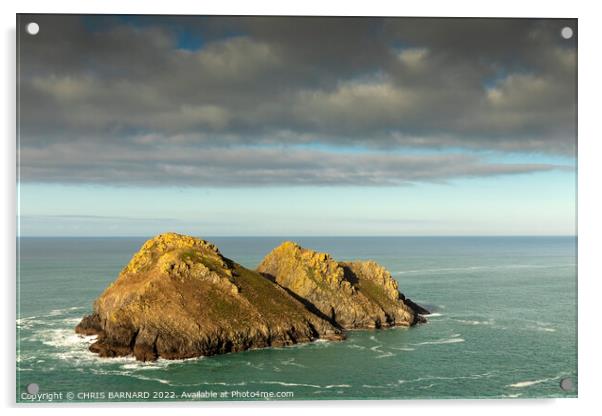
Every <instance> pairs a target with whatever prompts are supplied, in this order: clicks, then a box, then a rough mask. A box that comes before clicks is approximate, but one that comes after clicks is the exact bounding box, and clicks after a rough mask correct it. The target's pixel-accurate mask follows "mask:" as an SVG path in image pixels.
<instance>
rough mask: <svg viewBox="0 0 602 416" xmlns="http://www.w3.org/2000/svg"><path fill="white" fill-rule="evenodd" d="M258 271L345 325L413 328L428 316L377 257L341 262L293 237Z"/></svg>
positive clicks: (351, 326)
mask: <svg viewBox="0 0 602 416" xmlns="http://www.w3.org/2000/svg"><path fill="white" fill-rule="evenodd" d="M257 271H258V272H260V273H262V274H263V275H265V276H266V277H268V278H270V279H273V280H274V281H275V282H276V283H278V284H279V285H281V286H282V287H284V288H285V289H287V290H289V291H290V292H291V293H293V294H295V295H296V296H297V297H298V298H299V299H304V300H305V302H306V303H307V304H308V305H309V307H310V308H315V309H317V310H319V311H320V313H322V314H323V315H324V316H326V317H328V318H329V319H330V320H331V322H332V323H333V324H335V325H337V326H340V327H342V328H345V329H359V328H381V327H391V326H397V325H402V326H410V325H413V324H415V323H417V322H423V321H425V319H424V318H423V317H422V316H420V315H421V314H428V311H427V310H426V309H424V308H422V307H420V306H419V305H416V304H415V303H414V302H412V301H411V300H409V299H406V298H405V296H404V295H403V294H401V293H400V292H399V289H398V286H397V282H396V281H395V279H393V278H392V277H391V274H390V273H389V272H388V271H387V270H386V269H385V268H383V267H382V266H380V265H378V264H377V263H375V262H373V261H354V262H349V263H345V262H337V261H335V260H334V259H333V258H332V257H330V255H328V254H326V253H318V252H315V251H312V250H308V249H305V248H302V247H300V246H299V245H297V244H295V243H293V242H290V241H288V242H285V243H283V244H282V245H280V246H279V247H277V248H275V249H274V250H272V251H271V252H270V253H269V254H268V255H267V256H266V257H265V258H264V259H263V261H262V262H261V264H260V265H259V267H258V268H257Z"/></svg>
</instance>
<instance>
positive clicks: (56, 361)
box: [16, 237, 578, 403]
mask: <svg viewBox="0 0 602 416" xmlns="http://www.w3.org/2000/svg"><path fill="white" fill-rule="evenodd" d="M204 238H205V239H207V240H209V241H212V242H214V243H215V244H217V246H218V247H219V248H220V250H221V252H222V253H223V254H224V255H225V256H226V257H229V258H231V259H233V260H235V261H237V262H238V263H241V264H242V265H244V266H246V267H249V268H255V267H256V266H257V265H258V264H259V262H260V261H261V259H262V258H263V256H265V255H266V254H267V253H268V252H269V251H270V250H271V249H272V248H274V247H276V246H277V245H279V244H280V243H281V242H282V241H285V240H293V241H296V242H298V243H299V244H301V245H302V246H304V247H307V248H311V249H314V250H319V251H324V252H328V253H331V254H332V256H333V257H334V258H335V259H337V260H354V259H372V260H375V261H377V262H378V263H380V264H382V265H384V266H385V267H386V268H387V269H388V270H389V271H390V272H391V274H392V275H393V277H394V278H395V279H396V280H397V281H398V282H399V287H400V290H401V291H402V292H403V293H404V294H405V295H406V296H407V297H410V298H411V299H412V300H414V301H415V302H417V303H419V304H421V305H423V306H425V307H426V308H428V309H429V310H430V311H431V314H430V315H429V316H427V319H428V323H426V324H423V325H418V326H415V327H412V328H401V327H399V328H393V329H383V330H357V331H350V332H349V333H348V337H347V339H346V340H345V341H342V342H327V341H317V342H313V343H309V344H301V345H295V346H290V347H284V348H266V349H259V350H251V351H245V352H240V353H232V354H226V355H220V356H213V357H200V358H196V359H190V360H175V361H170V360H163V359H160V360H158V361H156V362H148V363H142V362H137V361H135V360H134V358H132V357H124V358H115V359H110V358H99V357H98V356H96V355H95V354H92V353H91V352H89V351H88V347H89V345H90V343H92V342H93V337H83V336H80V335H77V334H75V332H74V327H75V325H76V324H77V323H78V322H79V320H80V319H81V318H82V317H83V316H84V315H86V314H89V313H90V312H91V311H92V303H93V301H94V299H96V298H97V297H98V296H99V295H100V294H101V293H102V291H103V290H104V289H105V288H106V287H107V286H108V285H109V284H110V283H111V282H112V281H113V280H115V279H116V277H117V275H118V274H119V272H120V271H121V269H122V268H123V267H124V266H125V265H126V264H127V263H128V261H129V259H130V258H131V256H132V255H133V254H134V253H135V252H136V251H137V250H138V249H139V248H140V247H141V245H142V244H143V243H144V241H145V240H146V238H140V237H136V238H33V237H31V238H27V237H22V238H20V239H19V240H18V241H17V245H18V248H19V250H18V270H17V272H18V282H17V283H18V285H17V296H18V297H17V322H16V324H17V344H16V347H17V351H16V355H17V363H16V370H17V374H16V376H17V392H16V393H17V398H16V400H17V401H18V402H25V403H28V402H37V401H54V402H95V401H101V402H105V401H187V400H191V401H204V400H345V399H347V400H367V399H372V400H378V399H388V400H391V399H454V398H460V399H473V398H474V399H476V398H483V399H492V398H499V399H502V398H507V399H525V398H552V397H554V398H556V397H576V396H577V391H578V383H577V257H576V256H577V252H576V245H577V239H576V237H337V238H331V237H286V238H284V237H257V238H256V237H215V238H210V237H204ZM561 384H562V386H564V389H563V388H562V387H561ZM28 391H29V393H28ZM32 392H33V393H36V394H31V393H32Z"/></svg>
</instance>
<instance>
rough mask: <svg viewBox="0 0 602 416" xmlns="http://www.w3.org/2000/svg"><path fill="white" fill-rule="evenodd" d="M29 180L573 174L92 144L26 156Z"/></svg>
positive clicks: (316, 181) (267, 182)
mask: <svg viewBox="0 0 602 416" xmlns="http://www.w3.org/2000/svg"><path fill="white" fill-rule="evenodd" d="M20 156H21V160H22V161H25V162H24V163H25V164H24V165H23V167H22V178H23V180H25V181H38V182H61V183H103V182H109V183H113V184H122V185H126V184H136V185H177V186H210V187H220V186H290V185H293V186H296V185H339V186H340V185H343V186H351V185H359V186H398V185H409V184H413V183H417V182H445V181H447V180H449V179H454V178H465V177H486V176H497V175H514V174H526V173H534V172H544V171H551V170H559V169H560V170H562V169H567V167H566V166H562V165H554V164H537V163H533V164H517V163H514V164H504V163H490V162H486V161H483V160H481V159H479V158H477V157H475V156H468V155H465V154H444V155H412V156H409V155H403V154H401V155H398V154H391V153H385V152H376V153H374V152H361V153H340V152H329V151H322V150H313V149H309V150H308V149H298V150H296V151H294V152H291V151H290V150H289V149H283V148H281V149H278V148H240V147H235V148H224V147H212V148H207V147H191V146H180V147H166V148H163V149H162V150H161V151H160V152H157V151H156V150H155V149H154V148H147V149H145V150H140V149H139V150H138V151H137V152H136V153H135V154H128V153H127V152H121V151H120V150H119V149H111V150H108V151H107V150H102V149H101V146H100V145H99V146H96V145H90V144H86V145H85V146H80V145H73V144H69V145H56V146H53V147H52V148H51V149H49V148H44V149H37V150H35V149H26V150H23V151H22V153H21V155H20Z"/></svg>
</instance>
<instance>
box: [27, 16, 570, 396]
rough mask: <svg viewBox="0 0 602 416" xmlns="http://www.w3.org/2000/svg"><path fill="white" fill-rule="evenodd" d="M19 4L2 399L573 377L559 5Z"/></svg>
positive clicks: (565, 49)
mask: <svg viewBox="0 0 602 416" xmlns="http://www.w3.org/2000/svg"><path fill="white" fill-rule="evenodd" d="M17 21H18V25H17V32H18V45H17V46H18V47H17V53H18V56H17V58H18V138H17V139H18V179H19V182H18V191H19V206H18V221H19V223H18V263H17V264H18V270H17V272H18V276H17V278H18V299H17V305H18V311H17V318H18V319H17V323H16V324H17V398H16V400H17V401H18V402H24V403H34V402H48V401H53V402H104V401H203V400H265V399H269V400H322V399H329V400H332V399H339V400H345V399H354V400H355V399H371V400H375V399H430V398H541V397H575V396H576V395H577V349H576V320H577V316H576V306H577V300H576V284H577V269H576V250H575V248H576V241H577V236H576V228H575V219H576V218H575V216H576V212H575V182H576V169H575V167H576V140H577V138H576V118H577V112H576V111H577V110H576V101H575V96H576V86H577V78H576V62H577V61H576V59H577V35H578V30H577V21H576V20H575V19H485V18H483V19H458V18H454V19H439V18H437V19H435V18H375V17H370V18H368V17H366V18H339V17H327V18H326V17H229V16H132V15H127V16H126V15H19V16H17ZM34 24H35V25H34Z"/></svg>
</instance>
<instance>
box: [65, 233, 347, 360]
mask: <svg viewBox="0 0 602 416" xmlns="http://www.w3.org/2000/svg"><path fill="white" fill-rule="evenodd" d="M76 332H78V333H81V334H85V335H98V338H97V340H96V342H95V343H94V344H92V345H91V347H90V350H91V351H93V352H96V353H98V354H99V355H101V356H103V357H114V356H124V355H130V354H133V355H134V356H135V357H136V358H137V359H138V360H143V361H146V360H155V359H157V358H158V357H163V358H167V359H177V358H190V357H196V356H201V355H214V354H220V353H228V352H234V351H242V350H246V349H250V348H261V347H269V346H282V345H290V344H294V343H299V342H309V341H313V340H315V339H318V338H325V339H330V340H340V339H342V338H343V337H344V336H343V334H342V332H341V330H340V329H339V328H337V327H336V326H335V325H333V324H332V323H330V322H329V321H328V320H327V319H324V318H322V317H320V316H318V315H316V314H315V313H314V312H312V311H310V310H309V309H308V307H307V306H306V305H305V304H304V303H303V302H301V301H300V300H298V299H296V298H295V296H293V295H291V294H289V293H287V291H286V290H284V289H283V288H281V287H280V286H279V285H276V284H274V283H273V282H271V281H270V280H268V279H266V278H265V277H263V276H262V275H260V274H259V273H257V272H255V271H252V270H249V269H246V268H244V267H242V266H241V265H239V264H237V263H235V262H233V261H231V260H229V259H227V258H225V257H223V256H222V255H221V253H220V252H219V250H218V249H217V247H215V246H214V245H212V244H210V243H208V242H206V241H203V240H200V239H197V238H193V237H188V236H183V235H179V234H174V233H168V234H162V235H159V236H157V237H155V238H153V239H151V240H149V241H147V242H146V243H145V244H144V245H143V247H142V248H141V249H140V251H139V252H138V253H136V254H135V255H134V257H133V258H132V259H131V261H130V262H129V264H128V265H127V266H126V267H125V268H124V269H123V270H122V272H121V274H120V275H119V277H118V278H117V280H116V281H115V282H114V283H112V284H111V285H110V286H109V287H108V288H107V289H106V290H105V291H104V293H102V295H101V296H100V297H99V298H98V299H97V300H96V302H95V304H94V313H93V314H92V315H90V316H87V317H84V319H82V321H81V322H80V323H79V324H78V325H77V327H76Z"/></svg>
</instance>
